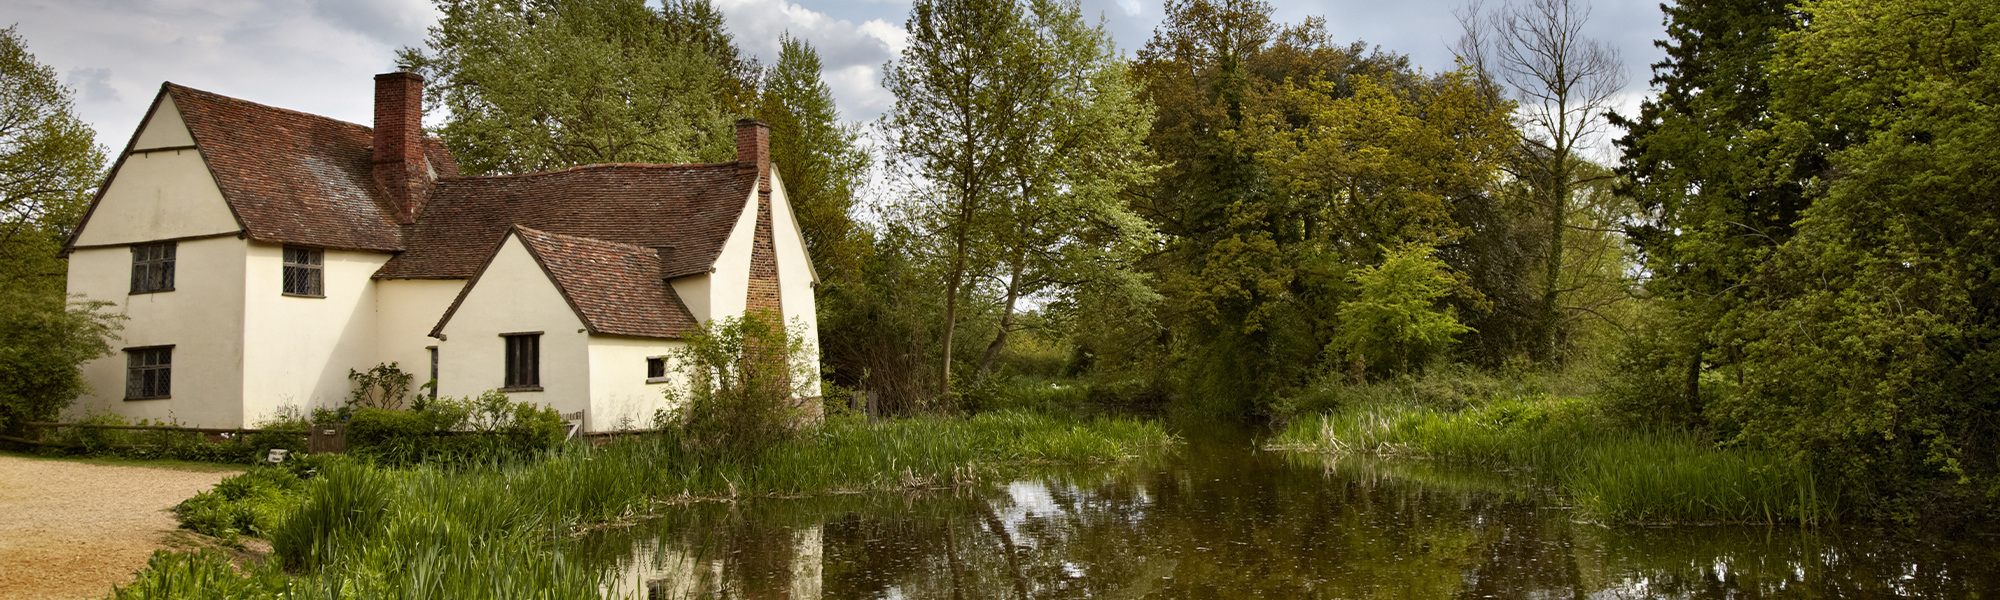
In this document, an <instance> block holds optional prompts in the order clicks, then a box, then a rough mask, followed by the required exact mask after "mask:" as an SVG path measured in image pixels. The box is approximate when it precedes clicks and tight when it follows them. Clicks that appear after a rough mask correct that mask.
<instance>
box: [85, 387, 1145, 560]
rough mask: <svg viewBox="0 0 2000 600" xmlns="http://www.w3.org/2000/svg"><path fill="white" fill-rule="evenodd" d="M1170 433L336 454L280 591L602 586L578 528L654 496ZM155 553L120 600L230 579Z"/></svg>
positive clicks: (872, 436) (659, 440)
mask: <svg viewBox="0 0 2000 600" xmlns="http://www.w3.org/2000/svg"><path fill="white" fill-rule="evenodd" d="M1171 441H1172V438H1171V437H1170V436H1168V435H1167V434H1166V432H1165V431H1164V430H1163V429H1161V427H1160V426H1159V425H1158V424H1155V423H1148V422H1139V421H1134V420H1129V419H1116V418H1097V419H1093V420H1088V421H1079V420H1072V419H1062V418H1057V417H1051V416H1048V415H1042V414H1035V413H1027V412H1019V411H1003V412H997V413H986V414H981V415H978V416H974V417H972V418H969V419H946V418H922V419H908V420H894V421H887V422H877V423H869V422H864V421H860V420H854V419H833V420H830V421H829V422H828V423H827V424H825V425H824V426H822V427H819V428H817V429H814V430H812V431H811V432H810V433H808V434H807V435H804V436H801V437H799V438H796V439H791V440H787V441H784V442H782V443H780V444H778V445H777V446H775V447H773V448H771V449H770V450H768V451H766V452H764V453H762V454H760V455H758V456H755V457H745V458H740V459H733V460H732V459H725V458H720V457H717V456H714V455H712V454H706V453H702V452H696V451H690V450H687V449H686V448H687V446H686V445H683V444H681V443H679V441H678V440H677V439H675V438H674V437H672V436H670V435H669V436H659V437H649V438H639V439H630V440H624V441H621V442H618V443H615V444H612V445H609V446H604V447H592V446H590V445H587V444H581V443H578V444H571V445H566V446H563V447H560V448H558V449H556V450H553V451H550V452H548V453H545V454H543V455H541V456H539V457H536V458H534V459H533V460H514V461H500V460H494V461H488V462H484V463H471V464H467V463H447V464H436V465H420V466H416V467H411V468H386V467H379V466H373V465H369V464H366V463H362V462H356V461H335V462H333V463H330V464H327V465H326V466H324V467H323V468H321V469H319V470H318V472H317V475H316V476H315V477H313V478H312V479H310V480H309V481H308V482H307V483H306V484H305V487H304V492H303V499H302V500H300V501H299V502H297V503H296V505H295V506H294V507H293V508H291V509H290V510H289V511H287V513H286V514H285V515H284V517H283V518H282V519H281V520H280V522H279V523H278V524H277V525H276V526H275V527H273V528H272V531H271V533H270V536H269V537H270V539H271V542H272V546H273V549H274V553H275V558H276V560H275V561H274V562H273V563H272V564H275V565H280V566H282V567H283V569H284V570H285V571H287V572H290V573H293V574H295V575H297V576H298V577H296V578H292V579H289V580H286V582H285V585H286V586H287V587H286V588H285V589H286V591H285V592H284V593H285V594H287V595H286V596H284V597H298V598H320V597H326V598H335V597H340V598H349V597H360V598H378V597H397V598H596V597H599V596H600V595H604V594H606V593H608V592H618V590H607V589H606V588H605V581H604V579H603V574H602V573H600V572H599V571H597V570H593V569H591V568H587V567H586V566H583V565H581V564H579V563H577V562H576V561H572V560H569V559H567V558H566V556H568V548H567V543H568V539H569V537H570V536H569V535H568V534H570V533H572V532H574V531H577V530H578V528H579V527H581V526H585V525H589V524H594V523H604V522H611V521H620V520H626V519H631V518H635V517H638V516H640V515H643V514H645V513H648V512H651V511H653V510H654V509H655V504H656V503H659V502H666V501H677V500H684V499H688V498H720V497H740V496H749V495H801V494H811V493H822V492H834V491H863V490H890V489H904V488H911V487H939V486H952V485H961V484H967V483H974V482H978V481H982V480H985V479H987V478H989V477H992V476H997V475H1001V474H1005V473H1007V472H1009V471H1010V470H1012V469H1015V468H1024V467H1025V466H1027V465H1032V464H1035V463H1041V462H1063V463H1092V462H1108V461H1117V460H1123V459H1125V458H1128V457H1131V456H1134V455H1136V454H1138V453H1140V452H1143V451H1145V450H1146V449H1147V448H1150V447H1158V446H1163V445H1166V444H1169V443H1171ZM156 560H157V562H159V565H157V568H154V569H153V570H149V571H147V572H146V573H143V574H142V575H141V578H140V581H139V582H138V583H135V584H134V585H133V586H132V587H130V588H127V589H125V590H120V591H119V594H120V596H119V597H120V598H175V597H200V596H201V594H200V593H198V592H201V590H203V589H205V588H203V587H189V586H206V585H209V583H210V582H211V581H212V580H213V579H214V578H216V577H221V575H219V574H218V573H217V572H216V571H215V569H213V568H211V567H213V565H210V564H209V562H212V561H211V560H210V559H209V558H204V557H192V556H190V557H186V558H162V559H156ZM204 561H207V562H204ZM263 573H264V571H259V570H257V569H252V570H250V571H247V572H245V573H244V574H242V575H240V577H242V578H250V579H257V578H261V577H265V575H264V574H263ZM258 581H262V580H261V579H258ZM232 585H233V584H232ZM260 585H261V584H260ZM251 587H255V586H251ZM267 587H268V586H267ZM245 589H251V588H250V587H246V588H245ZM256 589H263V588H256ZM245 597H259V598H261V597H272V596H268V595H267V596H245Z"/></svg>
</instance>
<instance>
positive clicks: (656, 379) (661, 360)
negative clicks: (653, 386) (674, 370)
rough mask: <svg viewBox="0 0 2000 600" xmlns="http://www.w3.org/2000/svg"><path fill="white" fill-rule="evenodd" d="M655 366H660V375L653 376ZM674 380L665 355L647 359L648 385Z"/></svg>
mask: <svg viewBox="0 0 2000 600" xmlns="http://www.w3.org/2000/svg"><path fill="white" fill-rule="evenodd" d="M655 365H657V366H659V375H654V374H653V373H654V370H653V367H654V366H655ZM672 379H673V378H672V376H671V374H670V372H669V371H668V370H667V357H666V356H665V355H661V356H648V357H646V383H667V382H668V381H671V380H672Z"/></svg>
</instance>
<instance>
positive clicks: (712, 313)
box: [674, 190, 757, 322]
mask: <svg viewBox="0 0 2000 600" xmlns="http://www.w3.org/2000/svg"><path fill="white" fill-rule="evenodd" d="M745 202H746V204H745V205H744V207H743V212H742V213H741V214H739V215H738V216H737V217H736V226H735V227H734V228H732V229H730V230H729V240H728V241H725V242H723V243H722V253H721V254H720V255H718V256H717V257H716V258H715V270H714V271H712V272H711V274H710V275H709V276H708V318H707V319H703V322H707V320H708V319H715V318H720V317H734V316H741V315H742V314H743V307H744V306H746V305H747V304H749V301H750V248H751V244H753V243H755V242H756V238H757V192H756V191H755V190H752V191H751V192H750V196H749V197H748V198H746V199H745ZM674 291H675V293H679V292H680V288H679V287H676V288H675V289H674ZM689 311H690V312H692V311H693V309H692V308H690V309H689ZM696 316H697V317H699V316H700V313H696Z"/></svg>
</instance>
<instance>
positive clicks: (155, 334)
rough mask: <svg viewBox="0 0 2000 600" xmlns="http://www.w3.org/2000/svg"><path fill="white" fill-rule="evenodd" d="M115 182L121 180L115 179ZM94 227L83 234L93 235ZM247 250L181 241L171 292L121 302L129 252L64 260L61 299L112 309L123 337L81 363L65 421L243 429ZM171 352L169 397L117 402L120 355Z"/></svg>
mask: <svg viewBox="0 0 2000 600" xmlns="http://www.w3.org/2000/svg"><path fill="white" fill-rule="evenodd" d="M121 179H122V178H121ZM95 225H96V223H95V222H93V223H91V224H90V226H91V227H94V226H95ZM247 250H248V243H247V242H245V241H243V240H239V239H236V238H234V237H220V238H208V239H201V240H189V241H183V242H180V243H179V244H178V246H177V247H176V249H175V259H174V290H173V291H170V292H154V293H151V294H137V295H128V294H127V292H129V291H131V281H132V279H131V278H132V250H131V249H130V248H128V247H125V246H117V247H111V248H84V249H78V250H76V251H75V252H74V253H72V254H70V257H69V293H71V294H82V295H83V296H84V297H85V298H88V299H91V300H107V301H111V302H114V303H116V304H117V305H118V307H117V311H118V312H119V313H121V314H124V315H125V316H126V317H127V320H126V321H125V329H124V330H123V331H120V332H119V333H118V335H119V339H117V340H114V341H112V343H111V347H112V350H113V351H114V352H113V354H112V355H111V356H108V357H104V358H100V359H97V360H92V361H89V362H86V363H84V364H83V366H82V373H83V378H84V381H86V382H88V383H89V384H90V391H89V392H87V393H85V394H84V395H83V396H82V397H80V398H78V399H77V402H76V403H75V404H73V405H71V406H70V409H69V410H68V411H67V414H66V417H67V418H76V417H81V416H83V415H85V414H89V413H103V412H110V413H117V414H121V415H125V416H126V417H127V418H130V419H134V420H136V419H153V420H161V419H173V420H176V421H179V422H181V423H183V424H187V425H194V426H202V427H236V426H240V425H245V424H246V422H245V421H244V414H243V413H244V410H243V354H244V352H243V290H244V270H243V264H244V262H245V254H246V251H247ZM164 345H172V346H174V353H173V390H172V392H173V393H172V397H171V398H167V399H161V400H132V401H127V400H125V353H124V352H119V351H118V350H122V349H124V348H132V347H140V346H164Z"/></svg>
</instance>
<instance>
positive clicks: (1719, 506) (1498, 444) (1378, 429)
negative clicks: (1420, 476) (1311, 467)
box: [1274, 394, 1838, 523]
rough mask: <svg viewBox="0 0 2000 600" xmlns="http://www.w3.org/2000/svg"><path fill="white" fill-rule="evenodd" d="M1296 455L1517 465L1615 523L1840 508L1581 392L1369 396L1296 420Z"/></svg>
mask: <svg viewBox="0 0 2000 600" xmlns="http://www.w3.org/2000/svg"><path fill="white" fill-rule="evenodd" d="M1274 445H1275V446H1278V447H1281V448H1287V449H1295V450H1314V451H1324V452H1330V453H1335V454H1364V455H1378V456H1404V457H1418V458H1428V459H1436V460H1440V461H1447V462H1453V463H1459V464H1464V465H1470V466H1478V467H1486V468H1500V469H1514V470H1520V471H1524V472H1526V473H1527V474H1528V476H1530V477H1533V478H1535V480H1537V481H1540V482H1543V483H1546V484H1551V485H1555V486H1558V487H1559V488H1560V489H1561V490H1562V491H1563V493H1565V494H1567V495H1568V496H1569V497H1570V498H1571V499H1572V501H1574V502H1575V503H1576V506H1577V508H1578V509H1580V510H1582V511H1583V512H1584V513H1585V514H1588V515H1590V516H1591V517H1593V518H1595V519H1597V520H1600V521H1604V522H1615V523H1778V522H1801V523H1813V522H1818V521H1823V520H1829V519H1832V518H1833V517H1835V516H1836V515H1837V514H1838V506H1836V505H1835V504H1833V503H1832V502H1831V498H1832V495H1830V494H1825V493H1822V490H1821V489H1820V487H1819V483H1818V482H1817V481H1816V480H1815V479H1814V478H1813V476H1812V474H1811V473H1810V472H1809V471H1808V470H1806V469H1803V468H1799V467H1797V466H1794V465H1792V464H1791V463H1788V462H1786V461H1784V460H1782V459H1780V458H1779V457H1777V456H1775V455H1772V454H1769V453H1764V452H1757V451H1752V450H1744V449H1734V448H1717V447H1716V446H1715V445H1714V444H1713V443H1710V442H1708V441H1706V440H1703V439H1700V438H1699V437H1698V436H1695V435H1692V434H1688V433H1683V432H1658V431H1645V430H1635V429H1632V428H1628V427H1624V426H1621V425H1620V424H1619V423H1617V422H1616V421H1614V420H1613V419H1610V418H1608V417H1607V416H1605V415H1604V414H1603V413H1602V411H1601V410H1599V409H1598V407H1597V405H1596V404H1595V403H1594V402H1592V401H1590V400H1589V399H1587V398H1582V397H1559V396H1550V395H1546V394H1538V395H1533V396H1525V397H1511V398H1500V399H1494V400H1489V401H1485V402H1474V403H1471V404H1470V405H1468V406H1466V407H1464V408H1459V409H1455V410H1454V409H1449V408H1443V409H1441V408H1432V407H1429V406H1422V405H1418V404H1414V403H1408V402H1394V401H1389V402H1382V401H1376V402H1369V403H1363V404H1356V405H1353V406H1348V407H1344V408H1340V409H1336V410H1333V411H1332V412H1328V413H1325V414H1321V415H1315V416H1309V417H1305V418H1300V419H1295V420H1293V421H1292V422H1291V424H1290V425H1289V426H1288V427H1287V429H1286V430H1285V432H1284V433H1283V434H1281V435H1280V436H1279V437H1278V438H1277V439H1276V440H1275V442H1274Z"/></svg>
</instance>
